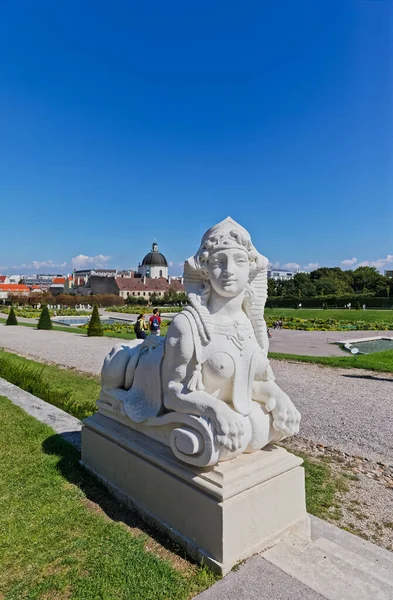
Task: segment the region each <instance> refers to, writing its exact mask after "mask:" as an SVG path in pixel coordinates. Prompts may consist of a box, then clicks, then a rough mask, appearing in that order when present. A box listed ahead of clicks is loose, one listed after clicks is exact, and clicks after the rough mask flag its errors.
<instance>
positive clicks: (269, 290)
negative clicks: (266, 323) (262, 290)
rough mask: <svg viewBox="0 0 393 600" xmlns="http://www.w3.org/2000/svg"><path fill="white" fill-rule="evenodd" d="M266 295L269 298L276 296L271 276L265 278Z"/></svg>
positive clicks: (274, 283) (274, 282) (275, 287)
mask: <svg viewBox="0 0 393 600" xmlns="http://www.w3.org/2000/svg"><path fill="white" fill-rule="evenodd" d="M267 295H268V297H269V298H271V297H272V296H277V286H276V280H275V279H273V278H271V279H268V280H267Z"/></svg>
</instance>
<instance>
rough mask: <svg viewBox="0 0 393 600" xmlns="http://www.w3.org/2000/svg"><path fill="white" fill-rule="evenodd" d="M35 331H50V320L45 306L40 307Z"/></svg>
mask: <svg viewBox="0 0 393 600" xmlns="http://www.w3.org/2000/svg"><path fill="white" fill-rule="evenodd" d="M37 329H52V321H51V320H50V314H49V309H48V306H47V305H46V304H44V306H43V307H42V310H41V314H40V318H39V321H38V325H37Z"/></svg>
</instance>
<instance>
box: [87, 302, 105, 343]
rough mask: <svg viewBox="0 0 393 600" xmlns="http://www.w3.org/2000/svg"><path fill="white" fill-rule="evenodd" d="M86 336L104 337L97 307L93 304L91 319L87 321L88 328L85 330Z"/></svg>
mask: <svg viewBox="0 0 393 600" xmlns="http://www.w3.org/2000/svg"><path fill="white" fill-rule="evenodd" d="M87 335H88V336H89V337H91V336H100V335H104V330H103V329H102V325H101V319H100V315H99V313H98V306H97V304H95V305H94V306H93V312H92V315H91V319H90V321H89V326H88V328H87Z"/></svg>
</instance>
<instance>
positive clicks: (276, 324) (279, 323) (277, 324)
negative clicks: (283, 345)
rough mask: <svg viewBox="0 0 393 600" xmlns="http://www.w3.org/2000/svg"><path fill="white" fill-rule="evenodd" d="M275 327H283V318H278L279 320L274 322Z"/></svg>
mask: <svg viewBox="0 0 393 600" xmlns="http://www.w3.org/2000/svg"><path fill="white" fill-rule="evenodd" d="M273 329H282V321H281V319H278V321H275V322H274V323H273Z"/></svg>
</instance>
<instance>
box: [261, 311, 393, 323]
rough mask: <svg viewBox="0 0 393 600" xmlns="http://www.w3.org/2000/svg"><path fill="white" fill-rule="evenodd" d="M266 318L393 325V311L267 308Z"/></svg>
mask: <svg viewBox="0 0 393 600" xmlns="http://www.w3.org/2000/svg"><path fill="white" fill-rule="evenodd" d="M265 317H266V318H275V319H278V318H280V317H282V318H284V319H290V318H291V317H294V318H295V319H334V320H336V321H366V322H367V323H372V322H375V321H376V322H388V323H389V322H390V323H393V310H382V309H381V310H355V309H351V310H345V309H330V308H328V309H326V310H323V309H317V308H299V309H298V310H296V309H295V308H266V309H265Z"/></svg>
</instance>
